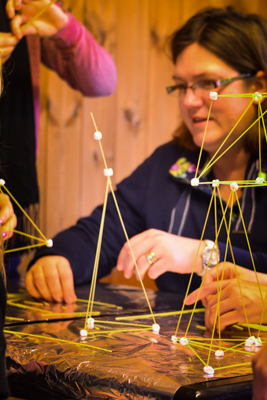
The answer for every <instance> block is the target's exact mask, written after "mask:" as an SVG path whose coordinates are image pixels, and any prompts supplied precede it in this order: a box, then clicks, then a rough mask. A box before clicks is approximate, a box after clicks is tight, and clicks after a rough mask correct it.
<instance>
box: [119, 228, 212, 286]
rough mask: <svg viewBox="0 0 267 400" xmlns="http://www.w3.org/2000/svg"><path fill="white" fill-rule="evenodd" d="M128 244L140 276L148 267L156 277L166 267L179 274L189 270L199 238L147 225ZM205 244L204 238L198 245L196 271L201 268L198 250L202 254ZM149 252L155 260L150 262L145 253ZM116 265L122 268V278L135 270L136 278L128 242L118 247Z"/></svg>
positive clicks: (186, 272) (149, 271) (150, 274)
mask: <svg viewBox="0 0 267 400" xmlns="http://www.w3.org/2000/svg"><path fill="white" fill-rule="evenodd" d="M130 244H131V248H132V251H133V255H134V258H135V260H136V263H137V266H138V270H139V273H140V276H141V278H142V279H143V278H144V276H145V274H146V272H147V271H148V276H149V277H150V278H152V279H156V278H158V277H159V276H160V275H162V274H163V273H164V272H167V271H171V272H179V273H180V274H188V273H191V272H192V270H193V266H194V263H195V259H196V256H197V252H198V248H199V244H200V241H199V240H195V239H188V238H184V237H181V236H177V235H173V234H170V233H167V232H163V231H160V230H157V229H149V230H147V231H145V232H142V233H140V234H138V235H136V236H134V237H132V238H131V239H130ZM204 247H205V243H204V242H203V243H201V245H200V248H201V249H200V251H199V255H198V257H197V261H196V266H195V272H199V271H200V270H201V268H202V257H201V255H200V254H202V252H203V249H204ZM152 252H153V253H154V257H156V259H157V261H156V262H155V263H154V264H149V262H148V260H147V258H146V255H148V254H151V253H152ZM117 269H118V270H119V271H124V276H125V278H130V277H131V276H132V275H133V274H135V275H136V277H137V279H138V275H137V272H136V268H135V265H134V260H133V257H132V254H131V251H130V247H129V244H128V243H127V242H126V243H125V244H124V246H123V247H122V249H121V251H120V254H119V257H118V261H117Z"/></svg>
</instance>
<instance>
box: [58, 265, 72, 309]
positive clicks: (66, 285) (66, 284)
mask: <svg viewBox="0 0 267 400" xmlns="http://www.w3.org/2000/svg"><path fill="white" fill-rule="evenodd" d="M66 261H67V260H66ZM58 271H59V276H60V281H61V286H62V293H63V300H64V301H65V303H67V304H72V303H75V301H76V300H77V296H76V294H75V291H74V281H73V273H72V270H71V267H70V265H69V262H68V261H67V263H66V262H64V263H60V264H59V265H58Z"/></svg>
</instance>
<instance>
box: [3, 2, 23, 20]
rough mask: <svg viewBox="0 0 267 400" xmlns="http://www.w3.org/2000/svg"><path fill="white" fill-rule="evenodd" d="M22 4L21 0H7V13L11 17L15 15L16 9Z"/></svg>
mask: <svg viewBox="0 0 267 400" xmlns="http://www.w3.org/2000/svg"><path fill="white" fill-rule="evenodd" d="M21 6H22V1H21V0H7V3H6V13H7V16H8V18H9V19H12V18H13V17H15V12H16V10H19V9H20V8H21Z"/></svg>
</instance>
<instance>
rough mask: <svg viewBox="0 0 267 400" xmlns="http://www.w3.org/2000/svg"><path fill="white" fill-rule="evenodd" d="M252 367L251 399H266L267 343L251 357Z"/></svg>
mask: <svg viewBox="0 0 267 400" xmlns="http://www.w3.org/2000/svg"><path fill="white" fill-rule="evenodd" d="M252 368H253V397H252V400H267V344H265V345H264V346H263V347H262V348H261V349H260V350H259V351H258V352H257V353H256V354H255V355H254V356H253V357H252Z"/></svg>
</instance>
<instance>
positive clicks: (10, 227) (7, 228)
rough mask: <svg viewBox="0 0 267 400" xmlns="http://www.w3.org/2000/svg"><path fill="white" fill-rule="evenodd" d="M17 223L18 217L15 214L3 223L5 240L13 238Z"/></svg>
mask: <svg viewBox="0 0 267 400" xmlns="http://www.w3.org/2000/svg"><path fill="white" fill-rule="evenodd" d="M16 225H17V217H16V215H15V214H12V215H11V217H10V218H9V219H8V221H7V222H6V223H5V224H3V225H2V235H3V238H4V240H7V239H9V238H11V236H12V235H13V231H14V229H15V228H16Z"/></svg>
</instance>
